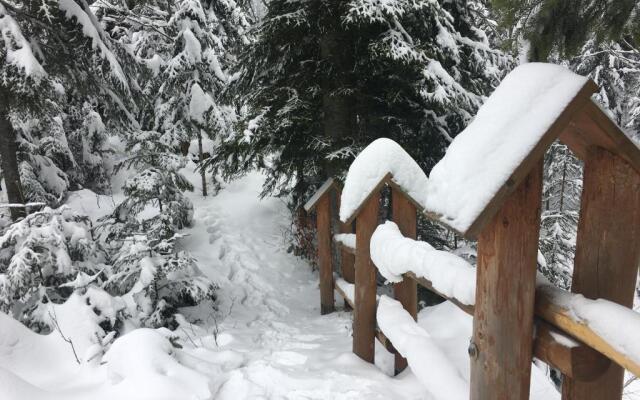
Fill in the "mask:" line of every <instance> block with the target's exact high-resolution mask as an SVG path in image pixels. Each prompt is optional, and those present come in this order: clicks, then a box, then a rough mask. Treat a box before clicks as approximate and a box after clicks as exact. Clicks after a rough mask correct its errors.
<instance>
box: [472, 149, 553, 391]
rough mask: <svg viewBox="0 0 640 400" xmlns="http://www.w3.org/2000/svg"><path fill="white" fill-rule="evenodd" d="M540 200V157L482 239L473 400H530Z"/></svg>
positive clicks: (479, 263) (478, 269)
mask: <svg viewBox="0 0 640 400" xmlns="http://www.w3.org/2000/svg"><path fill="white" fill-rule="evenodd" d="M545 148H546V147H545ZM540 157H541V155H540ZM541 198H542V160H541V158H538V159H537V160H535V162H534V167H533V168H532V169H531V172H530V173H529V174H528V176H527V177H526V179H524V180H523V181H522V183H521V184H520V185H519V186H518V188H517V189H516V191H515V192H513V193H512V194H511V195H509V196H508V197H507V198H506V199H505V201H504V202H501V204H502V208H501V209H500V210H499V211H498V212H497V214H495V215H494V216H493V219H492V220H491V221H490V222H489V223H488V224H486V226H484V230H483V231H482V233H481V234H480V237H479V238H478V266H477V273H476V274H477V275H476V304H475V309H474V318H473V339H472V344H471V346H474V347H475V350H476V351H475V354H476V356H475V357H472V359H471V383H470V386H471V400H496V399H512V400H528V399H529V385H530V380H531V360H532V350H533V307H534V299H535V284H536V258H537V254H538V234H539V230H540V203H541Z"/></svg>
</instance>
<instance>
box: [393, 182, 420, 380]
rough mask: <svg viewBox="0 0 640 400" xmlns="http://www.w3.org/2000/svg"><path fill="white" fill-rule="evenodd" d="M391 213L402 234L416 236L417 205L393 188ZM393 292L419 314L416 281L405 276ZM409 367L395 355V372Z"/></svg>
mask: <svg viewBox="0 0 640 400" xmlns="http://www.w3.org/2000/svg"><path fill="white" fill-rule="evenodd" d="M391 215H392V216H393V221H394V222H395V223H396V225H398V228H399V229H400V232H402V235H403V236H405V237H408V238H411V239H415V238H416V233H417V228H416V224H417V215H416V206H415V205H413V203H412V202H411V201H410V200H409V199H407V198H406V197H405V196H404V195H403V193H402V192H400V191H399V190H397V189H395V188H392V189H391ZM393 294H394V297H395V298H396V300H398V301H399V302H400V303H401V304H402V306H403V307H404V309H405V310H407V312H408V313H409V314H411V316H412V317H413V319H417V316H418V285H417V284H416V281H415V280H413V279H410V278H408V277H404V278H403V279H402V282H399V283H396V284H394V285H393ZM405 368H407V360H406V359H405V358H404V357H402V355H400V354H398V353H396V355H395V373H396V374H398V373H400V372H402V371H403V370H404V369H405Z"/></svg>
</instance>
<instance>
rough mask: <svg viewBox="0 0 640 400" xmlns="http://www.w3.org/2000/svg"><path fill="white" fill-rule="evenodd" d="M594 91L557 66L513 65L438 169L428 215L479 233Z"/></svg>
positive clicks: (471, 233)
mask: <svg viewBox="0 0 640 400" xmlns="http://www.w3.org/2000/svg"><path fill="white" fill-rule="evenodd" d="M596 90H597V86H596V85H595V84H594V83H593V82H592V81H591V80H590V79H589V78H587V77H583V76H580V75H576V74H574V73H573V72H571V71H569V70H568V69H566V68H564V67H561V66H559V65H553V64H543V63H530V64H524V65H521V66H519V67H517V68H516V69H514V70H513V71H512V72H511V73H509V74H508V75H507V76H506V77H505V79H504V80H503V81H502V83H501V84H500V85H499V86H498V88H497V89H496V90H495V91H494V92H493V94H492V95H491V96H490V97H489V99H488V100H487V101H486V102H485V104H484V105H483V106H482V107H481V108H480V110H479V111H478V113H477V115H476V117H475V119H474V120H473V121H472V122H471V124H469V126H468V127H467V128H466V129H465V130H464V131H462V133H460V134H459V135H458V136H457V137H456V138H455V140H454V141H453V142H452V143H451V145H450V146H449V148H448V149H447V153H446V154H445V156H444V158H443V159H442V160H440V161H439V162H438V163H437V164H436V165H435V167H434V168H433V170H432V172H431V175H430V177H429V186H428V190H427V191H426V193H425V195H426V197H425V206H426V207H425V213H426V214H427V216H429V217H431V218H433V219H435V220H437V221H440V222H442V223H443V224H445V225H447V226H449V227H451V228H453V229H454V230H456V231H458V232H459V233H461V234H463V235H464V236H466V237H468V238H475V237H476V236H477V235H478V234H479V233H480V231H481V230H482V227H483V226H484V224H485V223H486V222H488V221H489V220H490V219H491V218H492V217H493V216H494V215H495V213H496V212H497V211H498V210H499V209H500V207H501V206H502V202H503V201H504V199H505V198H506V197H507V195H508V194H509V193H511V192H512V191H513V190H515V189H516V188H517V187H518V185H520V183H521V182H522V181H523V179H524V178H525V177H526V176H527V174H528V173H529V171H530V170H531V169H532V168H533V166H534V165H535V164H536V163H537V162H538V161H539V160H540V158H541V157H542V156H543V154H544V152H545V151H546V149H547V148H548V147H549V146H550V145H551V143H552V142H553V141H554V140H555V139H556V138H558V137H559V136H560V134H561V133H562V132H563V131H564V130H565V128H567V126H568V125H569V123H570V122H571V121H572V119H573V117H574V116H575V115H577V113H578V112H580V111H581V109H582V108H583V107H584V105H585V104H587V103H588V102H590V96H591V95H592V94H593V93H594V92H595V91H596Z"/></svg>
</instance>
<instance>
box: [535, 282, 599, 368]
mask: <svg viewBox="0 0 640 400" xmlns="http://www.w3.org/2000/svg"><path fill="white" fill-rule="evenodd" d="M536 296H538V295H537V294H536ZM537 298H538V297H536V299H537ZM538 316H539V314H538V313H536V319H535V327H536V337H535V341H534V345H533V355H534V356H535V357H536V358H537V359H539V360H542V361H544V362H546V363H547V364H549V365H550V366H552V367H553V368H555V369H557V370H559V371H560V372H562V374H563V375H565V376H568V377H571V378H574V379H577V380H580V381H592V380H594V379H596V378H597V377H599V376H601V375H602V374H603V373H604V372H605V371H606V370H607V368H609V365H610V364H611V360H609V359H608V358H606V357H605V356H603V355H602V354H600V353H598V352H597V351H595V350H594V349H592V348H591V347H589V346H587V345H585V344H584V343H582V342H580V341H577V340H575V339H573V338H570V337H567V336H566V335H565V334H564V333H563V332H561V331H560V330H558V329H557V328H556V327H555V326H552V325H550V324H549V323H548V322H545V321H543V320H541V319H540V318H538Z"/></svg>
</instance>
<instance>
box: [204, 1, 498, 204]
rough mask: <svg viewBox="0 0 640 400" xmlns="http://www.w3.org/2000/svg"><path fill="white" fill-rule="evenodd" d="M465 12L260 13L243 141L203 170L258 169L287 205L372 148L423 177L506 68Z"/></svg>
mask: <svg viewBox="0 0 640 400" xmlns="http://www.w3.org/2000/svg"><path fill="white" fill-rule="evenodd" d="M466 3H467V2H462V1H432V2H405V1H387V2H384V4H381V3H379V2H374V1H368V0H353V1H349V2H339V1H331V0H312V1H298V0H294V1H281V0H274V1H272V2H270V3H269V5H268V11H267V15H266V16H265V18H264V20H263V21H262V23H261V25H260V27H259V29H258V32H257V39H256V41H255V42H254V43H253V44H251V45H249V46H248V48H247V50H246V51H245V52H244V53H243V55H242V58H241V63H240V71H239V72H240V80H239V88H240V94H241V97H242V98H243V99H244V100H246V104H247V106H248V112H247V114H246V115H245V118H244V130H243V131H241V132H238V134H237V135H236V137H235V138H234V139H233V140H229V141H227V142H226V146H225V149H226V150H227V151H226V152H225V151H223V152H221V153H220V154H219V156H218V158H217V159H214V160H211V161H210V164H212V165H215V163H216V162H218V163H220V164H221V163H224V164H225V165H224V168H226V170H227V172H228V173H229V174H230V175H233V173H234V172H238V171H242V170H243V169H245V168H246V167H247V166H248V165H257V166H259V167H261V168H264V169H265V170H266V171H267V174H268V178H267V182H266V185H265V194H266V193H273V194H276V195H286V194H289V193H293V195H294V198H293V204H294V206H297V205H299V204H300V201H301V199H302V198H304V197H305V196H304V195H305V194H308V191H309V188H313V187H315V186H316V185H317V184H318V183H319V182H321V181H322V180H323V179H324V178H325V177H327V176H328V175H333V176H340V175H341V174H342V173H344V172H345V171H346V168H347V167H348V165H349V163H350V161H351V160H352V159H353V157H354V156H355V154H357V152H358V151H359V150H360V149H361V148H362V147H363V146H365V145H366V144H368V143H369V142H371V141H372V140H373V139H375V138H377V137H381V136H387V137H391V138H393V139H395V140H397V141H398V142H399V143H402V144H403V146H404V147H405V148H406V149H408V150H409V151H410V152H411V153H412V156H414V158H415V159H416V160H419V162H420V163H421V165H422V166H423V167H424V168H425V169H426V170H429V169H430V168H431V166H433V164H434V163H435V162H436V161H437V160H438V159H439V158H440V157H441V156H442V154H443V152H444V150H445V148H446V147H447V145H448V143H449V142H450V141H451V139H452V137H454V136H455V135H456V134H457V133H458V132H459V131H460V130H462V128H463V127H464V126H465V124H466V123H467V122H468V121H469V119H470V118H471V116H472V115H473V114H474V113H475V110H476V109H477V107H478V106H479V105H480V104H481V102H482V98H483V97H482V96H483V95H486V94H488V93H489V91H490V89H491V88H492V87H493V86H494V85H495V84H497V82H498V81H499V78H500V77H501V71H502V69H501V67H502V66H505V65H506V64H507V63H508V59H507V58H505V57H504V56H503V55H502V54H501V53H500V52H498V51H495V50H493V49H492V48H491V45H490V43H489V40H488V38H487V36H486V35H485V34H484V32H483V31H482V30H481V29H479V28H478V27H477V25H478V23H477V22H476V21H475V20H474V17H473V16H472V15H471V14H470V12H469V10H468V9H467V7H466ZM291 38H296V40H295V41H292V40H291ZM229 154H231V155H234V156H235V158H234V159H233V160H232V161H231V162H229V157H228V156H229Z"/></svg>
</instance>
